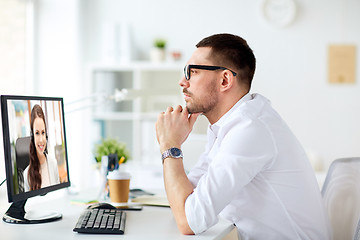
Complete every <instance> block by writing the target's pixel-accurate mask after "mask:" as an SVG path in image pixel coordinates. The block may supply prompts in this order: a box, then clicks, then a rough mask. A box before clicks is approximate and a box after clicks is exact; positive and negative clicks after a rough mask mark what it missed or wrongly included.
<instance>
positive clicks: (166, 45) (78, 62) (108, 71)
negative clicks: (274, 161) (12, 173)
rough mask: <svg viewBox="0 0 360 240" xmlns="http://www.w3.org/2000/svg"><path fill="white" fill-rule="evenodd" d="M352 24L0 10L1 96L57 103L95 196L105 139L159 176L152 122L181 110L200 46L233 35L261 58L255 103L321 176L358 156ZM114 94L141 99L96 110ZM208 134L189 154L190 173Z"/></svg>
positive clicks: (4, 0) (71, 6)
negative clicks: (260, 98)
mask: <svg viewBox="0 0 360 240" xmlns="http://www.w3.org/2000/svg"><path fill="white" fill-rule="evenodd" d="M359 12H360V1H358V0H317V1H312V0H223V1H221V2H220V1H212V0H206V1H205V0H196V1H190V0H182V1H166V0H152V1H149V0H132V1H123V0H0V94H8V95H9V94H16V95H38V96H55V97H63V98H64V101H65V123H66V134H67V147H68V158H69V167H70V179H71V181H72V183H73V184H75V185H77V186H78V187H86V186H89V185H91V184H93V183H92V181H94V180H93V174H94V173H93V166H92V165H93V163H94V161H95V160H94V144H96V143H98V142H99V141H100V140H101V139H102V138H106V137H114V138H118V139H119V140H121V141H124V142H126V143H127V145H128V146H129V148H130V151H131V155H132V158H133V159H132V160H133V161H130V162H131V163H129V164H137V166H140V167H139V168H141V167H144V166H151V167H153V168H154V169H155V170H154V171H155V172H156V173H157V174H161V163H160V154H159V153H158V148H157V142H156V139H155V132H154V123H155V121H156V117H157V114H158V113H159V112H161V111H163V110H164V109H165V108H166V106H168V105H174V104H184V102H183V100H182V96H181V93H180V87H179V86H178V85H177V84H178V81H179V80H180V78H181V74H182V69H183V66H184V65H185V64H186V61H187V60H188V58H189V57H190V56H191V54H192V52H193V51H194V50H195V44H196V43H197V42H198V41H200V40H201V39H202V38H204V37H206V36H209V35H211V34H215V33H224V32H227V33H233V34H237V35H239V36H241V37H243V38H245V39H246V40H247V41H248V44H249V45H250V47H251V48H252V49H253V51H254V53H255V56H256V58H257V70H256V73H255V77H254V80H253V87H252V90H251V92H254V93H255V92H256V93H261V94H262V95H264V96H266V97H267V98H269V99H270V100H271V102H272V105H273V106H274V108H275V109H276V110H277V111H278V112H279V113H280V115H281V116H282V117H283V118H284V120H285V121H286V122H287V123H288V125H289V127H290V128H291V129H292V130H293V132H294V133H295V135H296V136H297V137H298V139H299V141H300V142H301V144H302V145H303V146H304V148H305V149H306V151H307V153H308V156H309V159H310V161H311V163H312V164H313V166H314V170H316V171H317V172H318V173H320V174H321V173H322V172H324V171H326V170H327V168H328V166H329V164H330V163H331V162H332V161H333V160H335V159H336V158H341V157H354V156H360V147H359V144H360V127H359V125H358V124H359V123H360V110H359V109H360V94H359V93H360V87H359V74H358V73H359V68H360V62H359V61H358V60H357V58H358V57H357V56H358V51H359V50H358V49H359V47H358V46H359V45H360V31H359V27H358V23H359V22H360V15H359ZM159 49H160V50H162V51H160V53H159V51H157V50H159ZM340 60H341V61H340ZM339 62H340V63H339ZM344 62H345V63H344ZM339 72H340V73H341V74H343V75H341V76H340V75H339V77H338V78H336V77H335V78H332V74H335V75H336V74H337V73H338V74H340V73H339ZM115 88H118V89H122V88H129V89H137V90H138V92H135V93H134V94H135V95H136V96H137V95H141V96H143V97H140V98H139V97H136V96H135V95H134V96H135V97H134V98H133V99H131V100H126V101H123V102H118V103H117V102H114V101H102V98H103V97H104V96H109V95H111V94H113V92H114V90H115ZM88 97H89V98H88ZM90 97H93V98H90ZM84 98H85V99H86V101H79V102H76V101H77V100H81V99H84ZM74 102H76V104H74ZM74 105H75V106H74ZM88 106H91V107H88ZM206 126H207V122H206V119H204V118H203V119H200V120H199V121H198V123H197V126H196V129H195V130H194V133H193V134H192V135H191V136H190V138H189V141H188V142H187V143H186V144H184V154H185V159H184V161H185V167H186V168H187V169H189V168H191V166H192V165H193V164H194V162H195V161H196V157H197V156H198V155H199V154H200V152H201V151H202V150H203V147H204V144H205V142H206V138H205V133H206ZM0 142H2V139H1V140H0ZM0 153H1V155H0V177H1V180H2V179H5V171H4V160H3V158H4V157H3V156H4V155H3V147H2V146H1V148H0Z"/></svg>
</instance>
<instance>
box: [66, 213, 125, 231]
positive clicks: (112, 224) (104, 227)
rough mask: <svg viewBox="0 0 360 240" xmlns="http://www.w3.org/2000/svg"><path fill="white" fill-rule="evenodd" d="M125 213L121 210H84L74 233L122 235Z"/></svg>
mask: <svg viewBox="0 0 360 240" xmlns="http://www.w3.org/2000/svg"><path fill="white" fill-rule="evenodd" d="M125 221H126V213H125V212H123V211H121V209H96V208H95V209H86V210H84V212H83V213H82V214H81V216H80V217H79V220H78V222H77V223H76V226H75V228H74V229H73V231H74V232H78V233H100V234H124V231H125Z"/></svg>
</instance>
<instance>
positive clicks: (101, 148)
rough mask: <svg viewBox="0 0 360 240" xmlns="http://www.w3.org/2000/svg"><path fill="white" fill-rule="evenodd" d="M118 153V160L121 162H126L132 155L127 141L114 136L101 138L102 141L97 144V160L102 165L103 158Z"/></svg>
mask: <svg viewBox="0 0 360 240" xmlns="http://www.w3.org/2000/svg"><path fill="white" fill-rule="evenodd" d="M113 154H116V155H117V159H116V161H117V162H118V163H119V165H120V164H123V163H126V161H127V160H128V159H129V157H130V153H129V150H128V149H127V146H126V144H125V143H123V142H120V141H118V140H116V139H113V138H107V139H103V140H101V143H99V144H96V145H95V160H96V162H97V164H98V165H101V161H102V158H103V157H104V156H105V157H108V156H109V155H113Z"/></svg>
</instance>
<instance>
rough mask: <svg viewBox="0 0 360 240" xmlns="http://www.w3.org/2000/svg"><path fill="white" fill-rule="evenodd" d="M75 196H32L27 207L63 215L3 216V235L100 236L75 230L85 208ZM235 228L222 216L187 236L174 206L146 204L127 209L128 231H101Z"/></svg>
mask: <svg viewBox="0 0 360 240" xmlns="http://www.w3.org/2000/svg"><path fill="white" fill-rule="evenodd" d="M73 198H74V197H71V196H68V195H67V194H66V192H63V194H62V195H61V196H59V195H57V196H56V197H54V196H44V197H35V198H32V199H29V200H28V203H27V206H26V210H27V211H31V210H34V209H41V210H48V211H57V212H60V213H62V214H63V218H62V219H61V220H59V221H56V222H52V223H44V224H29V225H27V224H25V225H22V224H8V223H5V222H3V221H2V220H1V223H0V233H1V239H3V236H5V237H6V239H9V240H20V239H21V240H23V239H37V240H42V239H46V240H49V239H51V240H56V239H62V240H63V239H99V235H93V234H79V233H75V232H73V231H72V229H73V228H74V226H75V224H76V222H77V220H78V218H79V216H80V214H81V213H82V211H83V210H84V209H85V206H84V205H75V204H72V203H71V200H72V199H73ZM1 205H2V206H1V208H0V214H1V218H2V216H3V215H4V213H5V211H6V210H7V208H8V207H9V206H10V204H8V205H7V206H4V200H3V199H2V201H1ZM5 205H6V204H5ZM233 228H234V227H233V225H232V224H230V223H229V222H227V221H225V220H220V221H219V223H218V224H217V225H215V226H213V227H212V228H210V229H209V230H208V231H206V232H204V233H202V234H200V235H196V236H185V235H182V234H181V233H180V232H179V231H178V229H177V227H176V223H175V219H174V218H173V215H172V213H171V209H170V208H167V207H150V206H144V209H143V210H142V211H127V219H126V227H125V234H124V235H101V239H129V240H132V239H133V240H135V239H157V240H161V239H164V240H165V239H166V240H168V239H201V240H207V239H222V238H223V237H224V236H226V235H227V234H228V233H229V232H230V231H231V230H232V229H233Z"/></svg>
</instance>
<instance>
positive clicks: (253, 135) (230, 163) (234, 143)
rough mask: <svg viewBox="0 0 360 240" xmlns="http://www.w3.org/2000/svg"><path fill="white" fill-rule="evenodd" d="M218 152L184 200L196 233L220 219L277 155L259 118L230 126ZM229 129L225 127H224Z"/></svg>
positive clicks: (192, 227)
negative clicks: (223, 211) (240, 193)
mask: <svg viewBox="0 0 360 240" xmlns="http://www.w3.org/2000/svg"><path fill="white" fill-rule="evenodd" d="M227 127H228V129H231V131H228V132H227V133H226V134H224V137H223V139H222V141H221V143H219V142H218V143H215V144H218V145H219V148H218V151H217V153H216V154H215V155H214V157H213V159H212V162H211V163H210V164H209V167H208V171H207V172H206V173H205V174H203V175H202V176H201V178H200V179H199V181H198V184H197V186H196V188H195V190H194V192H193V193H192V194H191V195H189V197H188V198H187V199H186V202H185V213H186V217H187V220H188V224H189V226H190V228H191V229H192V230H193V232H194V233H195V234H197V233H201V232H203V231H205V230H206V229H208V228H210V227H211V226H213V225H214V224H216V223H217V221H218V217H217V216H218V215H219V213H220V212H221V211H222V210H223V209H224V208H225V207H226V206H227V205H228V204H229V203H230V202H231V201H232V200H233V199H234V197H235V196H236V195H238V194H239V192H240V191H241V190H242V188H243V187H244V186H246V185H247V184H248V183H249V182H250V181H251V180H252V179H253V178H254V177H255V176H256V175H257V174H258V173H259V172H261V171H262V170H263V169H266V168H267V167H269V166H270V165H271V163H272V160H273V159H274V156H275V154H276V149H275V147H274V143H273V139H272V136H271V134H270V132H269V131H267V128H266V126H265V125H263V124H262V123H261V122H260V121H251V122H250V123H247V124H245V125H244V124H236V123H233V125H230V126H227ZM225 129H226V128H225Z"/></svg>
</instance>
